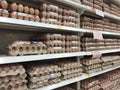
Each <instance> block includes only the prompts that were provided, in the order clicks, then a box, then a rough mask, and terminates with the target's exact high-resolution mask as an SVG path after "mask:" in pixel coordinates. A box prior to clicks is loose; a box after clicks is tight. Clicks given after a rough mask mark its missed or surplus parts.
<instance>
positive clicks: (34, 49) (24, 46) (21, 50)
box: [7, 41, 47, 56]
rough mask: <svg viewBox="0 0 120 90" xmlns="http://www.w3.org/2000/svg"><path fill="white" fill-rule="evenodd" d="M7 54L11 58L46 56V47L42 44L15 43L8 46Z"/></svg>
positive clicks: (34, 42)
mask: <svg viewBox="0 0 120 90" xmlns="http://www.w3.org/2000/svg"><path fill="white" fill-rule="evenodd" d="M7 53H8V54H9V55H11V56H17V55H33V54H46V53H47V47H46V45H45V44H43V43H42V42H36V41H31V42H30V41H15V42H13V43H11V44H10V45H9V46H8V48H7Z"/></svg>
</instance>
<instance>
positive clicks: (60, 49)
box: [33, 33, 80, 54]
mask: <svg viewBox="0 0 120 90" xmlns="http://www.w3.org/2000/svg"><path fill="white" fill-rule="evenodd" d="M33 40H38V41H39V40H41V41H42V42H44V43H45V44H46V46H47V47H48V48H47V52H48V54H53V53H69V52H79V51H80V37H79V36H78V35H69V34H68V35H65V34H58V33H47V34H43V35H41V36H38V37H34V39H33Z"/></svg>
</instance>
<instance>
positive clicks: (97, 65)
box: [80, 57, 103, 73]
mask: <svg viewBox="0 0 120 90" xmlns="http://www.w3.org/2000/svg"><path fill="white" fill-rule="evenodd" d="M80 62H81V64H82V65H83V67H82V68H83V72H84V73H93V72H99V71H101V70H102V65H101V63H102V62H103V61H102V60H101V59H100V58H98V59H93V58H90V57H88V58H83V59H82V60H80Z"/></svg>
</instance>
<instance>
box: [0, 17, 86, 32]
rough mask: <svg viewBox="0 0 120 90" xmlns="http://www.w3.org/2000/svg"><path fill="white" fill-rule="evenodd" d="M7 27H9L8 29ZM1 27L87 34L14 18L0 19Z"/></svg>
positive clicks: (79, 30)
mask: <svg viewBox="0 0 120 90" xmlns="http://www.w3.org/2000/svg"><path fill="white" fill-rule="evenodd" d="M6 25H7V27H6ZM0 27H1V28H2V29H10V28H11V29H14V30H27V31H31V30H32V31H36V30H37V31H41V30H42V29H43V31H51V30H53V29H54V30H57V31H58V30H61V31H62V30H63V31H74V32H85V31H84V29H79V28H71V27H65V26H60V25H52V24H46V23H40V22H32V21H25V20H19V19H13V18H6V17H0ZM44 29H49V30H44Z"/></svg>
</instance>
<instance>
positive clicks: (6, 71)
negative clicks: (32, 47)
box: [0, 64, 27, 90]
mask: <svg viewBox="0 0 120 90" xmlns="http://www.w3.org/2000/svg"><path fill="white" fill-rule="evenodd" d="M26 77H27V74H26V71H25V69H24V67H23V66H22V65H21V64H6V65H0V90H27V85H26V84H27V80H26V79H25V78H26Z"/></svg>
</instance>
